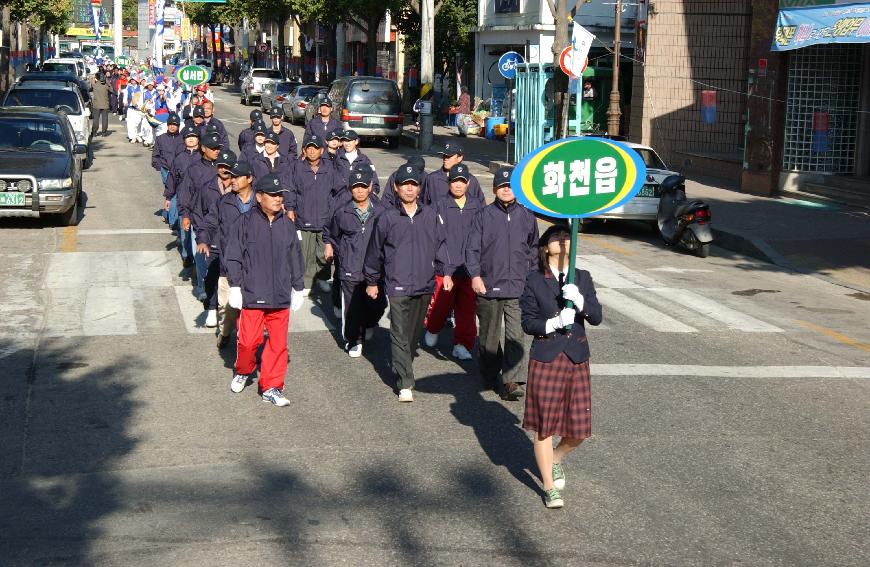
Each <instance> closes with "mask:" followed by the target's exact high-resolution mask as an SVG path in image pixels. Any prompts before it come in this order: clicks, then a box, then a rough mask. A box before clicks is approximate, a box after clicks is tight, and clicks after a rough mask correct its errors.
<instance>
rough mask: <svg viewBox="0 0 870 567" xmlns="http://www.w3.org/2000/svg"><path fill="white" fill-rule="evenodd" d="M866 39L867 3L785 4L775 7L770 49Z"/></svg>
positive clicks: (869, 16) (868, 31) (869, 36)
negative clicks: (807, 6) (777, 10)
mask: <svg viewBox="0 0 870 567" xmlns="http://www.w3.org/2000/svg"><path fill="white" fill-rule="evenodd" d="M868 42H870V4H867V3H854V4H850V5H843V6H837V5H834V6H819V7H811V8H788V9H784V10H780V11H779V15H778V17H777V20H776V31H775V33H774V39H773V45H772V46H771V48H770V49H771V51H788V50H791V49H800V48H801V47H807V46H808V45H818V44H824V43H868Z"/></svg>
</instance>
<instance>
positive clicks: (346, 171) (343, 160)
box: [335, 149, 381, 193]
mask: <svg viewBox="0 0 870 567" xmlns="http://www.w3.org/2000/svg"><path fill="white" fill-rule="evenodd" d="M356 152H357V157H356V159H355V160H354V161H353V164H351V163H350V161H348V159H347V157H346V156H345V153H346V152H345V151H344V150H343V149H339V150H338V155H337V156H336V157H335V164H336V165H337V166H338V168H339V169H340V170H341V171H342V175H344V179H345V181H347V178H348V176H349V175H350V168H351V166H353V165H361V164H365V165H368V166H370V167H371V168H372V174H373V175H372V190H373V191H374V192H375V193H380V192H381V184H380V182H379V181H378V171H377V170H376V169H375V164H373V163H372V160H371V159H369V156H367V155H365V154H364V153H362V152H361V151H360V150H357V151H356Z"/></svg>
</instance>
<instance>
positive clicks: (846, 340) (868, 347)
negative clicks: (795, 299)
mask: <svg viewBox="0 0 870 567" xmlns="http://www.w3.org/2000/svg"><path fill="white" fill-rule="evenodd" d="M795 323H797V324H798V325H800V326H801V327H806V328H807V329H810V330H811V331H815V332H817V333H819V334H821V335H825V336H826V337H828V338H831V339H834V340H835V341H838V342H841V343H843V344H844V345H849V346H851V347H855V348H858V349H861V350H864V351H867V352H870V344H867V343H862V342H861V341H859V340H856V339H853V338H852V337H849V336H846V335H844V334H843V333H838V332H837V331H835V330H833V329H829V328H827V327H822V326H821V325H816V324H815V323H810V322H809V321H801V320H800V319H795Z"/></svg>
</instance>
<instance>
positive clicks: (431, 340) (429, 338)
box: [423, 331, 438, 348]
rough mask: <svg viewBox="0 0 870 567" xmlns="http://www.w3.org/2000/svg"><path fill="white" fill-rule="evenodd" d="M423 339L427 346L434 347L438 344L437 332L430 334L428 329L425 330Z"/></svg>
mask: <svg viewBox="0 0 870 567" xmlns="http://www.w3.org/2000/svg"><path fill="white" fill-rule="evenodd" d="M423 341H424V342H425V343H426V346H427V347H430V348H431V347H434V346H435V345H437V344H438V334H437V333H436V334H434V335H433V334H432V333H430V332H429V331H426V334H425V335H424V336H423Z"/></svg>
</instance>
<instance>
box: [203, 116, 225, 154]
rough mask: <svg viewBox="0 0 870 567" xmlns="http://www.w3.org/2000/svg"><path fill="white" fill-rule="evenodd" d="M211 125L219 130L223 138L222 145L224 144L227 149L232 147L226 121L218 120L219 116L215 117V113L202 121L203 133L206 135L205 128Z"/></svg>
mask: <svg viewBox="0 0 870 567" xmlns="http://www.w3.org/2000/svg"><path fill="white" fill-rule="evenodd" d="M209 126H213V127H214V128H215V130H217V133H218V135H219V136H220V138H221V145H222V146H223V149H225V150H229V149H231V148H230V137H229V135H228V134H227V129H226V127H225V126H224V123H223V122H221V121H220V120H218V119H217V118H215V117H214V115H212V117H211V118H209V119H208V120H205V121H204V122H203V123H202V132H201V134H203V135H204V134H205V129H206V128H208V127H209Z"/></svg>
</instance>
